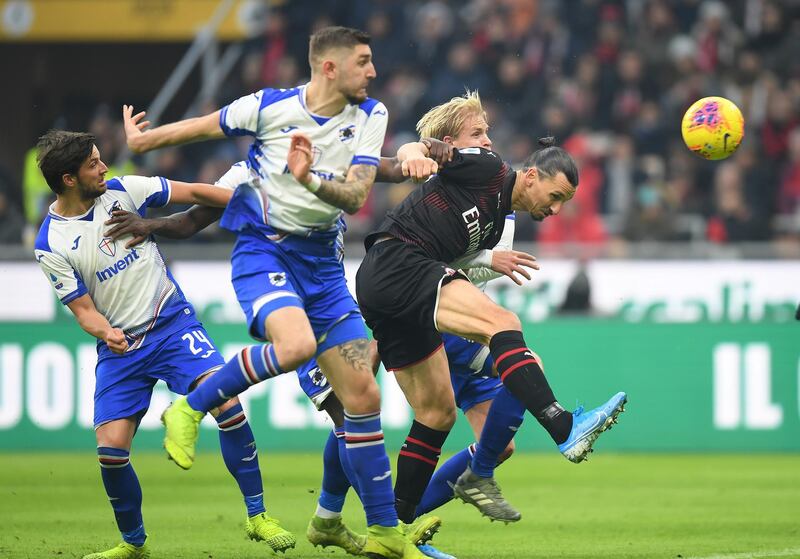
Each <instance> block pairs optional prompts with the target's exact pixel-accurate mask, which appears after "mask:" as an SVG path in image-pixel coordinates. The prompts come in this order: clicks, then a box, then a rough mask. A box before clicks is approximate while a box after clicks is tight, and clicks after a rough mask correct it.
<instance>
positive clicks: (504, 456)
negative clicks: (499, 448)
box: [497, 441, 515, 466]
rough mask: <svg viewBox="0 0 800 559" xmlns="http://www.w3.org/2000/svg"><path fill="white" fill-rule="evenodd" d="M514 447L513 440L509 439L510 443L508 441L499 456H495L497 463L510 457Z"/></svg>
mask: <svg viewBox="0 0 800 559" xmlns="http://www.w3.org/2000/svg"><path fill="white" fill-rule="evenodd" d="M514 449H515V446H514V441H511V442H510V443H508V446H507V447H506V448H505V450H503V452H501V453H500V456H498V457H497V465H498V466H499V465H500V464H502V463H503V462H505V461H506V460H508V459H509V458H511V455H512V454H514Z"/></svg>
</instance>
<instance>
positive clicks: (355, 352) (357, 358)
mask: <svg viewBox="0 0 800 559" xmlns="http://www.w3.org/2000/svg"><path fill="white" fill-rule="evenodd" d="M338 348H339V355H341V356H342V358H344V360H345V362H346V363H347V364H348V365H350V366H351V367H353V368H354V369H364V370H366V371H370V372H371V371H372V366H371V364H370V355H369V340H366V339H361V340H353V341H352V342H347V343H344V344H342V345H340V346H338Z"/></svg>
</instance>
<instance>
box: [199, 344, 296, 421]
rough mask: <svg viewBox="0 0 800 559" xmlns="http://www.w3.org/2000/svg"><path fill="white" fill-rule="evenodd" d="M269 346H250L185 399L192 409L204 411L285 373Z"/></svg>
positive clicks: (273, 350) (272, 347) (273, 349)
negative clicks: (263, 381)
mask: <svg viewBox="0 0 800 559" xmlns="http://www.w3.org/2000/svg"><path fill="white" fill-rule="evenodd" d="M285 372H286V371H284V370H283V369H282V368H281V366H280V365H279V364H278V359H277V357H275V346H273V345H272V344H265V345H251V346H247V347H245V348H244V349H242V350H241V351H240V352H239V354H238V355H237V356H236V357H234V358H233V359H231V360H230V361H228V362H227V363H225V365H223V366H222V368H221V369H219V370H218V371H217V372H216V373H214V374H213V375H211V376H210V377H209V378H208V379H206V381H205V382H203V383H202V384H201V385H200V386H198V387H197V388H195V389H194V390H193V391H192V392H190V393H189V395H188V396H187V397H186V401H187V402H189V405H190V406H191V407H192V409H195V410H197V411H202V412H207V411H209V410H212V409H214V408H217V407H219V406H221V405H222V404H224V403H225V402H227V401H228V400H230V399H231V398H233V397H234V396H236V395H238V394H241V393H242V392H244V391H245V390H247V389H248V388H249V387H250V386H252V385H254V384H257V383H259V382H261V381H262V380H266V379H268V378H272V377H275V376H278V375H280V374H283V373H285Z"/></svg>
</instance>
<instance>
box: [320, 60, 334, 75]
mask: <svg viewBox="0 0 800 559" xmlns="http://www.w3.org/2000/svg"><path fill="white" fill-rule="evenodd" d="M336 70H337V66H336V62H334V61H333V60H330V59H328V60H323V61H322V75H323V76H325V77H326V78H328V79H330V80H335V79H336Z"/></svg>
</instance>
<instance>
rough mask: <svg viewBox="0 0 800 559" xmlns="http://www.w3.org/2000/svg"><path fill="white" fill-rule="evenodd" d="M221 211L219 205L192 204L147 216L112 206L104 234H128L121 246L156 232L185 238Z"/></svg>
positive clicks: (142, 239) (161, 234) (131, 244)
mask: <svg viewBox="0 0 800 559" xmlns="http://www.w3.org/2000/svg"><path fill="white" fill-rule="evenodd" d="M223 211H224V210H222V209H221V208H209V207H207V206H192V207H191V208H189V209H188V210H186V211H184V212H178V213H174V214H172V215H168V216H164V217H155V218H147V217H142V216H140V215H139V214H138V213H136V212H126V211H124V210H114V211H113V212H111V219H109V220H108V221H106V223H105V224H106V225H113V227H112V228H111V229H109V230H108V231H106V232H105V235H106V236H107V237H111V238H112V239H114V240H117V239H119V238H120V237H124V236H127V235H131V237H132V238H131V240H129V241H128V242H127V244H126V245H125V248H131V247H133V246H136V245H138V244H140V243H142V242H144V240H145V239H147V238H148V237H149V236H150V235H159V236H161V237H166V238H167V239H188V238H189V237H191V236H192V235H194V234H196V233H198V232H199V231H202V230H203V229H205V228H206V227H208V226H209V225H211V224H212V223H214V222H215V221H217V220H218V219H219V218H220V217H221V216H222V212H223Z"/></svg>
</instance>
